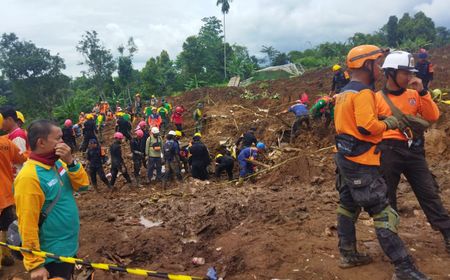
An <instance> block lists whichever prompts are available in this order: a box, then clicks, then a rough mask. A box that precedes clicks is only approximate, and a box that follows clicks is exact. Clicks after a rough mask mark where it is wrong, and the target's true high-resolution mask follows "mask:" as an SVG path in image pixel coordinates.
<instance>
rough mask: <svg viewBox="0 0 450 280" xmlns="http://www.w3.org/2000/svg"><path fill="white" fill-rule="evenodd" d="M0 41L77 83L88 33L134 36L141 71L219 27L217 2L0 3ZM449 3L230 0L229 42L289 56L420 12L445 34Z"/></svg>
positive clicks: (118, 40) (111, 39)
mask: <svg viewBox="0 0 450 280" xmlns="http://www.w3.org/2000/svg"><path fill="white" fill-rule="evenodd" d="M0 3H1V7H2V15H1V16H0V33H5V32H14V33H16V34H17V36H19V38H20V39H26V40H31V41H32V42H34V43H35V44H36V45H37V46H39V47H44V48H47V49H50V50H51V52H52V54H56V53H59V54H60V56H62V57H63V58H64V60H65V63H66V65H67V69H66V71H65V73H66V74H68V75H71V76H78V75H79V73H80V71H81V70H83V69H84V66H78V65H77V64H78V63H79V62H80V61H82V57H81V55H80V54H78V53H77V52H76V50H75V46H76V45H77V42H78V41H79V40H80V38H81V35H82V34H83V33H84V31H86V30H96V31H97V32H98V33H99V36H100V38H101V40H102V42H103V43H104V44H105V45H106V47H107V48H109V49H111V50H113V52H114V54H117V51H116V49H117V46H119V45H120V44H125V43H126V41H127V39H128V37H130V36H133V37H134V39H135V42H136V44H137V45H138V48H139V51H138V53H137V55H136V57H135V59H134V65H135V67H136V68H139V69H140V68H142V67H143V66H144V65H145V62H146V61H147V59H148V58H149V57H152V56H156V55H158V54H159V53H160V52H161V50H163V49H165V50H167V51H168V52H169V55H170V57H171V58H172V59H174V58H175V57H176V55H177V54H178V53H179V52H180V51H181V47H182V44H183V42H184V40H185V39H186V37H188V36H190V35H194V34H197V33H198V31H199V28H200V26H201V24H202V22H201V19H202V18H204V17H209V16H217V17H219V18H220V19H222V14H221V12H220V8H219V7H217V6H216V0H191V1H188V0H164V1H163V0H128V1H126V0H119V1H118V0H89V1H88V0H34V1H33V0H0ZM449 10H450V1H449V0H428V1H424V0H397V1H393V0H377V1H373V0H359V1H354V0H339V1H335V0H275V1H274V0H234V1H233V2H232V3H231V9H230V12H229V14H228V15H227V41H228V42H230V43H237V44H240V45H245V46H247V47H248V48H249V50H250V52H251V54H255V55H260V54H258V52H259V50H260V49H261V46H262V45H266V46H274V47H275V48H276V49H278V50H281V51H285V52H288V51H290V50H303V49H305V48H309V47H311V46H315V45H317V44H319V43H321V42H325V41H344V40H346V39H347V38H349V37H350V36H352V35H353V34H354V33H355V32H364V33H369V32H373V31H375V30H377V29H378V28H380V27H381V26H382V25H383V24H385V23H386V22H387V20H388V17H389V16H390V15H397V16H398V17H399V18H400V17H401V16H402V15H403V13H404V12H409V13H410V14H414V13H415V12H417V11H423V12H425V13H426V15H427V16H429V17H431V18H432V19H433V20H434V22H435V24H436V25H437V26H445V27H447V28H450V16H449V15H448V12H449Z"/></svg>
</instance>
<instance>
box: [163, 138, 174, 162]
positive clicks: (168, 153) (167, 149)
mask: <svg viewBox="0 0 450 280" xmlns="http://www.w3.org/2000/svg"><path fill="white" fill-rule="evenodd" d="M163 155H164V158H165V159H166V160H169V161H171V160H173V158H174V157H175V141H173V140H169V141H166V143H164V146H163Z"/></svg>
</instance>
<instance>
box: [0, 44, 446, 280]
mask: <svg viewBox="0 0 450 280" xmlns="http://www.w3.org/2000/svg"><path fill="white" fill-rule="evenodd" d="M449 53H450V47H447V48H443V49H439V50H436V51H435V52H433V53H432V60H433V62H434V63H435V65H436V66H435V71H436V76H435V82H434V84H433V87H439V88H443V89H449V88H450V85H449V83H448V81H449V79H450V72H449V71H450V68H449V67H448V65H449V64H450V58H449V57H448V55H447V54H449ZM330 75H331V74H330V73H329V71H328V70H325V69H324V70H320V71H315V72H311V73H306V74H305V75H303V76H302V77H298V78H292V79H286V80H277V81H270V82H260V83H257V84H253V85H251V86H249V87H247V88H202V89H197V90H194V91H190V92H186V93H185V94H183V95H182V96H179V97H176V98H172V99H171V100H170V101H171V102H172V103H173V104H180V105H181V104H182V105H184V106H185V107H186V108H187V109H188V113H186V115H185V119H186V126H185V127H186V128H187V129H186V134H187V137H186V138H184V139H183V141H182V142H186V143H187V142H188V141H189V139H190V137H191V136H192V134H193V131H192V129H190V128H191V127H192V121H191V120H190V119H191V118H190V116H191V114H192V110H193V108H195V105H196V103H197V102H198V101H203V102H204V103H205V113H206V114H207V124H206V127H205V132H204V133H203V138H204V142H205V143H206V145H207V146H208V147H209V149H210V152H211V154H213V155H215V154H216V152H217V150H218V148H219V141H227V140H229V141H235V140H236V139H237V137H238V136H239V135H240V134H241V133H242V132H244V131H245V130H247V129H248V128H250V127H252V126H254V127H257V132H256V136H257V138H258V139H261V140H263V141H264V142H266V144H267V145H268V146H269V147H270V149H269V151H268V153H267V158H266V159H265V160H264V161H265V163H266V164H270V165H272V166H275V165H276V166H278V167H276V168H274V169H272V170H270V171H269V172H263V173H261V174H260V175H259V176H258V178H257V182H256V183H250V182H248V183H245V184H244V185H243V186H242V187H237V186H236V185H235V184H233V183H227V182H226V181H225V178H222V179H221V180H216V179H212V180H210V181H208V182H201V181H197V180H193V179H192V178H189V177H188V176H186V178H185V180H184V182H183V183H175V182H173V183H172V184H171V186H170V187H169V188H168V189H165V190H164V189H162V188H161V186H160V185H158V184H154V183H152V184H147V185H145V186H144V187H140V188H136V187H130V186H128V185H127V184H125V181H124V179H123V178H121V179H119V181H118V183H117V185H116V186H118V188H119V189H118V190H117V191H116V192H113V193H111V192H109V191H107V190H106V187H105V186H104V185H100V192H99V193H97V192H95V191H88V192H86V193H82V194H81V196H80V197H79V198H78V203H79V209H80V218H81V236H80V251H79V257H80V258H86V259H89V260H92V261H95V262H101V263H103V262H104V263H115V264H119V265H124V266H127V267H137V268H144V269H149V270H156V271H162V272H171V273H177V274H187V275H196V276H204V275H205V274H206V271H207V269H208V267H211V266H214V267H216V269H217V272H218V274H219V276H220V277H223V278H224V279H374V280H384V279H391V276H392V272H393V268H392V266H391V265H390V263H389V261H388V260H387V259H386V257H384V256H383V253H382V251H381V249H380V246H379V245H378V243H377V239H376V237H375V233H374V228H373V222H372V220H371V219H370V217H369V216H368V215H367V214H365V213H363V214H362V215H361V217H360V219H359V221H358V223H357V232H358V240H359V241H358V247H359V249H360V250H361V251H366V252H368V253H369V254H371V255H372V256H374V260H375V261H374V262H373V263H372V264H370V265H367V266H364V267H358V268H353V269H347V270H342V269H340V268H338V266H337V263H338V259H339V253H338V250H337V233H336V214H335V211H336V207H337V201H338V194H337V192H336V191H335V185H334V181H335V176H334V172H335V165H334V162H333V150H332V149H331V148H330V147H331V146H332V145H333V139H334V130H333V128H324V127H323V123H321V122H316V123H314V124H313V129H312V130H311V131H303V133H302V134H301V135H300V136H299V137H297V139H295V141H294V143H291V144H289V129H290V128H289V126H288V124H290V123H291V122H292V120H293V118H292V117H291V116H289V115H282V116H281V117H277V116H275V113H278V112H280V111H282V110H284V109H286V108H287V107H288V106H289V104H292V102H293V101H294V100H296V99H298V96H299V94H300V93H302V92H303V91H306V92H308V93H309V95H310V101H311V102H313V101H314V100H315V99H316V98H317V97H319V96H320V95H323V94H326V93H328V90H329V88H330ZM243 96H245V98H242V97H243ZM253 98H256V99H254V100H253ZM439 107H440V110H441V112H442V115H441V117H440V119H439V121H438V122H437V123H435V124H433V127H432V128H431V129H430V130H429V131H428V133H427V159H428V163H429V166H430V169H431V170H432V172H433V174H434V175H435V176H436V180H437V182H438V184H439V186H440V191H441V193H440V194H441V198H442V200H443V202H444V204H445V206H446V208H447V209H450V154H449V152H450V140H449V139H450V106H448V105H444V104H440V105H439ZM112 129H113V128H112V124H109V125H108V127H107V128H106V131H105V143H104V144H103V145H105V146H109V144H110V143H111V138H112ZM124 149H125V154H126V157H127V166H128V170H129V171H130V172H131V170H132V164H131V155H130V152H129V147H128V145H125V144H124ZM77 156H78V157H80V159H81V155H77ZM106 169H107V170H108V169H109V168H108V167H107V168H106ZM144 172H145V170H144V169H142V170H141V173H142V174H144ZM235 174H236V176H237V170H236V172H235ZM399 212H400V215H401V223H400V229H399V233H400V236H401V237H402V239H403V240H404V242H405V243H406V246H407V247H408V249H409V251H410V253H411V254H412V256H413V257H414V258H415V260H416V262H417V264H418V266H419V267H420V268H421V269H422V270H423V271H424V272H426V273H427V274H428V275H429V276H431V277H432V278H433V279H450V255H449V254H448V253H446V252H445V249H444V246H443V240H442V237H441V235H440V233H439V232H437V231H435V230H433V229H432V228H431V227H430V225H429V224H428V223H427V220H426V218H425V216H424V214H423V212H422V210H421V208H420V206H419V204H418V202H417V200H416V198H415V196H414V193H413V192H412V191H411V189H410V186H409V184H408V183H407V182H406V180H405V179H404V178H402V180H401V183H400V186H399ZM193 257H201V258H204V259H205V261H206V263H205V264H204V265H194V264H193V263H192V258H193ZM5 273H6V278H5V279H11V278H12V277H14V276H15V277H16V279H28V278H27V277H28V275H27V274H26V273H24V272H23V267H22V264H21V263H17V264H16V265H15V266H14V267H13V268H8V269H7V270H6V271H5ZM140 278H142V277H140V276H132V275H128V274H119V273H110V272H103V271H96V273H95V279H140ZM2 279H3V278H2ZM79 279H82V278H79Z"/></svg>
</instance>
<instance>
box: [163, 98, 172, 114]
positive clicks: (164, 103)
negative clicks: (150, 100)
mask: <svg viewBox="0 0 450 280" xmlns="http://www.w3.org/2000/svg"><path fill="white" fill-rule="evenodd" d="M161 104H162V106H163V107H164V108H166V110H167V115H168V116H170V115H171V114H172V104H170V103H169V102H168V101H167V100H166V99H165V98H164V97H163V98H161Z"/></svg>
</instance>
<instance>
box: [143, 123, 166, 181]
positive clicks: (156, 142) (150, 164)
mask: <svg viewBox="0 0 450 280" xmlns="http://www.w3.org/2000/svg"><path fill="white" fill-rule="evenodd" d="M151 132H152V133H151V135H150V137H148V139H147V142H146V145H145V154H146V155H147V178H148V180H149V181H151V179H152V178H153V172H154V171H155V170H156V181H160V180H161V179H162V161H161V149H162V146H163V142H162V138H161V136H160V134H159V129H158V128H157V127H152V130H151Z"/></svg>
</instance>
